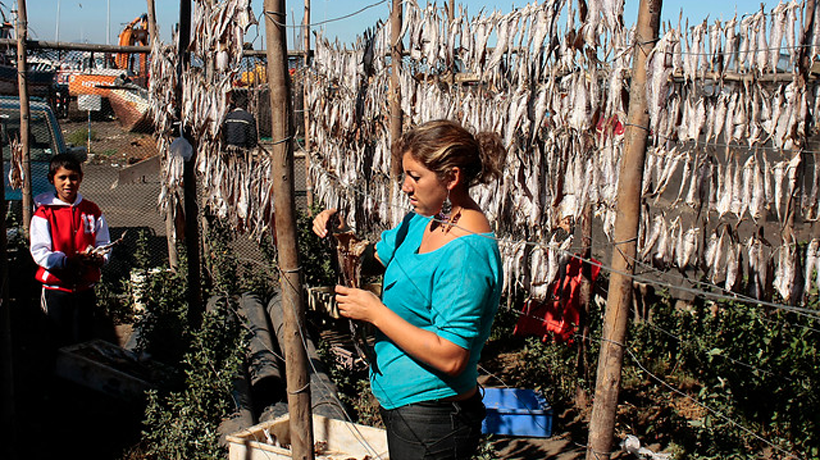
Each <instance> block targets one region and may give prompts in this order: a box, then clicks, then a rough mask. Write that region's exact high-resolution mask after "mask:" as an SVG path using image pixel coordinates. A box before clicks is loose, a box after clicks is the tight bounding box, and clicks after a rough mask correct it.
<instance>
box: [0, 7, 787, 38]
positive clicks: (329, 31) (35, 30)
mask: <svg viewBox="0 0 820 460" xmlns="http://www.w3.org/2000/svg"><path fill="white" fill-rule="evenodd" d="M445 1H446V0H440V1H439V2H438V4H439V5H442V4H444V3H445ZM542 1H543V0H539V3H541V2H542ZM572 1H574V0H572ZM418 2H419V4H420V5H422V6H423V5H425V4H426V3H427V2H426V0H418ZM155 3H156V9H157V22H158V23H159V27H160V36H161V37H162V39H163V40H164V41H168V40H169V39H170V36H171V29H172V28H173V27H174V25H175V24H176V23H177V22H178V19H179V2H177V1H174V0H155ZM262 3H263V0H252V6H253V11H254V13H255V14H257V15H259V14H260V13H261V12H262ZM375 3H378V0H312V1H311V10H312V11H311V16H312V18H311V22H314V23H315V22H320V21H324V20H328V19H333V18H338V17H340V16H344V15H346V14H349V13H352V12H354V11H357V10H359V9H361V8H364V7H366V6H368V5H372V4H375ZM390 3H391V2H390V1H387V2H384V3H382V4H380V5H378V6H375V7H373V8H370V9H368V10H366V11H364V12H363V13H361V14H359V15H356V16H354V17H352V18H348V19H344V20H341V21H337V22H331V23H328V24H326V25H325V26H324V27H325V35H327V36H331V37H336V36H338V37H339V39H340V40H342V41H344V42H352V41H353V40H354V39H355V36H356V35H357V34H361V33H362V32H363V31H364V29H365V28H367V27H369V26H371V25H373V24H375V22H376V21H377V20H378V19H379V18H383V19H386V18H387V16H388V13H389V6H390ZM760 3H761V2H760V0H718V1H711V2H706V1H703V0H695V1H687V0H668V1H664V2H663V14H662V16H663V20H664V22H665V21H672V22H673V24H677V21H678V15H679V14H680V11H681V9H683V15H684V18H689V23H690V25H691V24H695V23H698V22H700V21H702V20H703V19H704V18H706V16H707V15H709V17H710V20H713V19H715V18H723V19H729V18H731V17H732V16H733V15H734V13H735V11H737V12H738V13H739V15H742V14H743V13H752V12H755V11H757V10H758V9H759V8H760ZM763 3H764V4H766V11H769V10H771V8H772V7H774V6H775V5H776V4H777V3H776V2H774V1H771V0H769V1H765V2H763ZM0 4H4V5H6V6H9V7H16V6H15V5H16V0H0ZM58 4H59V7H60V8H59V10H60V15H59V16H60V23H59V40H60V41H69V42H88V43H100V44H104V43H106V33H107V29H108V24H110V34H109V41H110V43H112V44H116V43H117V35H118V34H119V31H120V29H121V28H122V27H123V26H124V25H125V24H127V23H128V22H130V21H131V20H133V19H134V18H136V17H138V16H139V15H140V14H142V13H144V12H145V11H146V2H145V1H144V0H28V3H27V6H28V16H29V18H28V19H29V27H30V29H29V30H30V36H31V37H32V38H33V39H38V40H49V41H51V40H55V39H56V38H57V37H56V34H57V9H58V8H57V7H58ZM456 4H457V5H458V4H461V5H464V6H466V7H467V11H468V12H469V13H470V15H475V14H476V13H478V11H479V10H480V9H481V8H482V7H485V8H487V9H488V10H492V9H498V10H500V11H502V12H505V13H506V12H509V11H510V9H511V8H512V7H513V5H516V6H519V7H520V6H523V5H525V4H526V2H525V1H520V2H516V3H507V2H492V1H486V0H461V1H456ZM109 5H110V21H109V19H108V17H109V15H108V9H109ZM304 5H305V3H304V0H298V1H287V2H286V8H287V13H288V15H289V17H288V24H291V23H292V22H293V21H294V20H295V22H296V23H297V24H299V23H300V22H301V21H302V14H303V10H304ZM291 10H292V11H293V15H292V16H291ZM637 14H638V0H627V1H626V6H625V7H624V19H625V21H626V23H627V24H632V23H633V22H634V21H635V18H636V17H637ZM256 33H257V32H256V30H255V28H252V29H251V30H250V31H249V36H248V37H247V41H253V40H254V37H256ZM292 40H293V35H290V34H289V35H288V46H289V47H291V48H292V47H293V44H292V43H291V42H292ZM263 41H264V31H262V30H260V31H259V38H258V39H256V41H255V43H254V48H256V49H260V48H262V42H263Z"/></svg>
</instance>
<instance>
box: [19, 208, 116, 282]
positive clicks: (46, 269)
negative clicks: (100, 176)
mask: <svg viewBox="0 0 820 460" xmlns="http://www.w3.org/2000/svg"><path fill="white" fill-rule="evenodd" d="M34 203H35V205H36V206H37V210H36V211H34V216H33V217H32V218H31V232H30V233H31V256H32V257H33V258H34V262H35V263H37V265H39V267H38V269H37V274H36V275H35V277H36V278H37V280H38V281H40V282H42V283H43V286H44V287H45V288H46V289H57V290H61V291H67V292H76V291H83V290H86V289H90V288H91V287H93V286H94V283H96V282H97V281H99V280H100V269H99V268H97V267H90V266H83V269H82V272H81V273H70V272H68V271H66V270H65V267H66V259H67V258H68V257H72V256H76V255H77V254H79V253H81V252H84V251H85V250H86V248H88V246H91V247H97V246H102V245H106V244H108V243H109V242H110V240H111V238H110V236H109V233H108V224H107V223H106V222H105V217H103V215H102V211H100V208H99V207H98V206H97V205H96V204H94V203H92V202H91V201H88V200H84V199H83V197H82V195H80V194H79V193H78V194H77V199H76V200H75V201H74V203H73V204H69V203H66V202H64V201H62V200H60V199H59V198H57V196H56V194H55V193H54V192H48V193H43V194H40V195H37V197H36V198H35V199H34ZM105 258H106V261H107V260H108V255H106V256H105Z"/></svg>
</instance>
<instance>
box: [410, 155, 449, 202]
mask: <svg viewBox="0 0 820 460" xmlns="http://www.w3.org/2000/svg"><path fill="white" fill-rule="evenodd" d="M401 163H402V170H403V171H404V181H403V182H402V186H401V190H402V191H403V192H404V193H406V194H407V197H408V198H410V204H412V205H413V209H415V211H416V212H417V213H419V214H421V215H423V216H433V215H435V214H438V213H439V211H441V205H442V203H444V199H445V198H447V187H446V186H445V185H444V184H443V183H442V182H441V181H440V180H439V178H438V176H437V175H436V173H434V172H433V171H430V170H429V169H427V168H426V167H425V166H424V165H422V164H421V163H419V162H418V161H416V160H415V159H414V158H413V156H412V155H410V153H409V152H408V153H405V154H404V156H403V157H402V161H401Z"/></svg>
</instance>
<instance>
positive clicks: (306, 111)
mask: <svg viewBox="0 0 820 460" xmlns="http://www.w3.org/2000/svg"><path fill="white" fill-rule="evenodd" d="M302 24H303V27H304V30H303V32H302V34H303V35H304V36H303V37H302V39H303V40H304V43H305V57H304V60H303V61H302V64H303V65H304V68H305V69H307V68H308V67H309V66H310V0H305V15H304V17H303V18H302ZM305 74H307V72H305ZM309 105H310V101H309V100H308V85H307V82H306V79H305V78H303V79H302V110H303V112H302V115H303V118H304V124H305V188H306V189H307V190H306V192H307V193H306V194H307V205H308V209H310V208H312V207H313V181H312V180H311V179H310V107H309Z"/></svg>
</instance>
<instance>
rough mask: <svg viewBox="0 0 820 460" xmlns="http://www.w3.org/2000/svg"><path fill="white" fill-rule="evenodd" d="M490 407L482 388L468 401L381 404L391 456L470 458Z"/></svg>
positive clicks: (401, 459) (434, 459)
mask: <svg viewBox="0 0 820 460" xmlns="http://www.w3.org/2000/svg"><path fill="white" fill-rule="evenodd" d="M485 415H486V410H485V408H484V403H482V402H481V392H480V391H477V392H476V394H475V395H473V396H471V397H470V398H469V399H466V400H464V401H452V402H448V401H425V402H420V403H415V404H409V405H407V406H402V407H398V408H396V409H391V410H387V409H384V408H381V416H382V420H383V421H384V425H385V427H386V428H387V445H388V448H389V450H390V460H461V459H464V460H469V459H470V458H471V457H472V456H473V454H474V453H475V452H476V449H477V448H478V443H479V441H480V438H481V422H482V421H483V420H484V416H485Z"/></svg>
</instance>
